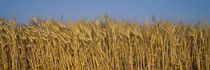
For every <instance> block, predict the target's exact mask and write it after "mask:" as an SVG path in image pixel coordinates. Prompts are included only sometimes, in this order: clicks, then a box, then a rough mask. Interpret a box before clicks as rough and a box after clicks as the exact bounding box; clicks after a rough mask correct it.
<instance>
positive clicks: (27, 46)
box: [0, 16, 210, 70]
mask: <svg viewBox="0 0 210 70" xmlns="http://www.w3.org/2000/svg"><path fill="white" fill-rule="evenodd" d="M209 31H210V26H209V25H208V23H207V22H205V24H200V23H198V24H194V25H192V24H186V23H183V22H169V21H167V20H164V19H161V21H160V22H157V21H155V20H154V18H153V24H149V23H148V21H147V20H146V21H145V25H141V24H139V23H138V22H136V21H128V20H117V19H113V18H109V17H108V16H106V17H99V18H98V19H93V20H86V19H84V18H82V19H81V20H77V21H73V22H66V23H64V22H63V18H62V19H61V23H60V22H57V21H56V20H54V19H47V20H44V19H39V18H33V19H32V22H30V23H29V24H24V25H18V24H16V19H15V17H14V20H13V21H11V20H10V19H6V18H3V17H2V18H0V70H26V69H32V70H37V69H41V70H54V69H55V70H114V69H116V70H154V69H155V70H192V69H195V70H209V69H210V68H209V67H210V55H209V54H210V52H209V51H210V48H209V47H210V42H209V40H210V32H209Z"/></svg>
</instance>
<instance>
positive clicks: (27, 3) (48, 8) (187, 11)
mask: <svg viewBox="0 0 210 70" xmlns="http://www.w3.org/2000/svg"><path fill="white" fill-rule="evenodd" d="M107 13H108V14H109V15H110V16H114V17H119V18H124V19H127V18H128V19H136V20H137V21H140V22H141V21H144V20H145V19H146V18H147V19H151V17H152V15H154V16H155V17H156V18H157V19H159V18H167V19H169V20H173V21H178V20H181V19H184V20H186V21H189V22H197V21H198V20H199V19H201V20H207V21H208V22H210V0H173V1H172V0H13V1H11V0H4V1H1V2H0V16H1V17H2V16H6V17H8V18H11V17H12V16H13V15H16V17H17V21H18V22H24V21H29V20H30V19H31V18H32V17H34V16H39V17H44V18H45V17H49V16H50V17H54V18H56V19H58V20H59V19H60V17H61V15H62V14H63V15H64V20H68V19H71V20H72V19H76V18H80V17H82V16H84V17H86V18H95V17H96V16H100V15H104V14H107Z"/></svg>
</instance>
